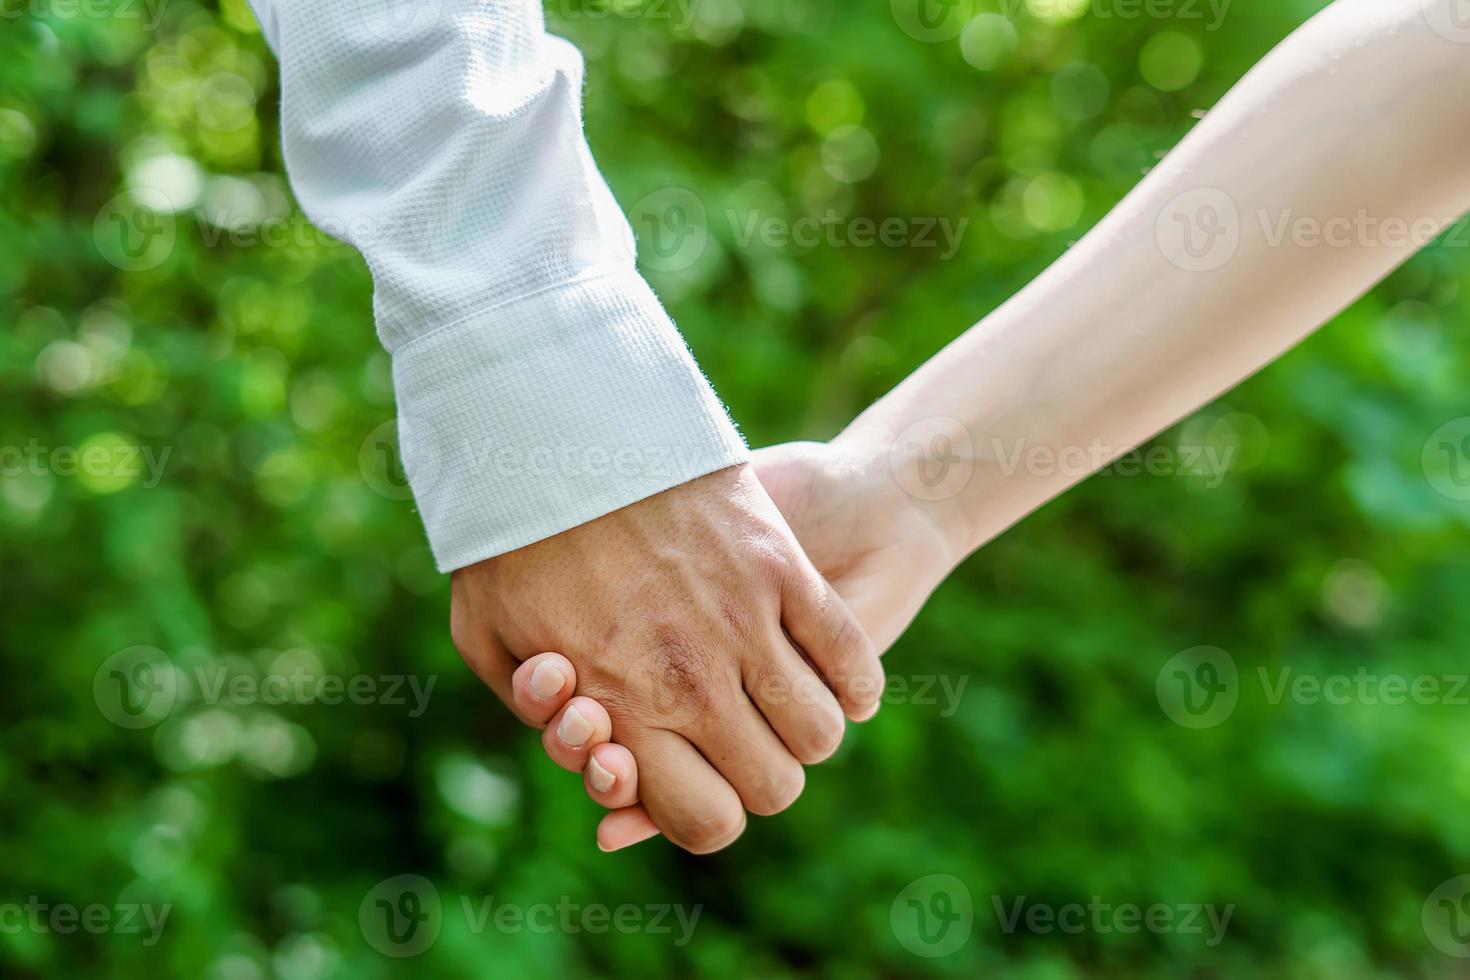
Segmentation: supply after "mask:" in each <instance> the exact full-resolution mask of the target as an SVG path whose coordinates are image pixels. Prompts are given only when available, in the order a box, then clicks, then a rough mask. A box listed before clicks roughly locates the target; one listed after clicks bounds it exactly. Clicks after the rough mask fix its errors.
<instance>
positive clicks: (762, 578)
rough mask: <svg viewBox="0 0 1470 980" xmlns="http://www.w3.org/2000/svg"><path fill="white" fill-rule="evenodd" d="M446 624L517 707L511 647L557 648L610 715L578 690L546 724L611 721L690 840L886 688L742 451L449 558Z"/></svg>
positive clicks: (831, 738)
mask: <svg viewBox="0 0 1470 980" xmlns="http://www.w3.org/2000/svg"><path fill="white" fill-rule="evenodd" d="M450 629H451V632H452V634H453V636H454V642H455V645H456V646H457V647H458V649H459V651H460V654H461V655H462V656H463V657H464V659H465V661H466V662H467V663H468V664H469V665H470V667H471V668H472V669H473V670H474V671H475V672H476V673H477V674H478V675H479V676H480V677H481V679H483V680H484V681H485V683H486V684H488V685H489V686H490V687H491V689H492V690H494V691H495V692H496V694H497V695H499V696H500V698H501V700H502V701H504V702H505V703H506V704H507V705H510V706H511V707H512V708H513V709H514V708H515V705H516V698H515V697H514V695H513V692H512V687H513V685H512V675H513V673H514V672H515V670H516V667H517V665H518V664H520V663H521V662H523V661H525V660H527V659H529V658H530V657H532V656H533V655H535V654H538V653H541V652H543V651H558V652H560V653H562V654H564V655H565V657H566V659H567V661H569V662H570V665H571V666H572V667H573V668H574V670H575V678H571V677H567V678H563V679H562V680H563V687H562V688H561V690H562V691H564V692H565V693H570V688H569V687H566V686H565V685H566V684H567V683H574V684H575V686H576V688H577V690H578V691H579V693H580V694H582V695H585V696H586V697H587V698H590V699H592V700H593V701H594V702H595V703H597V704H600V705H601V706H602V707H603V708H605V710H606V715H605V716H603V715H602V714H600V713H599V712H597V711H595V710H591V709H590V708H589V710H588V711H586V712H583V711H577V710H575V709H576V706H577V703H576V702H574V703H573V704H572V705H569V706H568V707H567V708H566V709H563V710H562V712H561V714H560V716H559V717H560V720H559V721H558V722H557V725H556V729H555V730H556V731H558V732H560V733H562V734H564V735H565V736H566V740H567V741H569V742H571V741H575V740H577V739H580V740H581V744H583V745H591V744H594V743H595V742H596V741H598V740H599V738H600V739H601V740H605V739H606V738H607V734H606V731H605V729H606V727H607V726H608V725H609V724H610V725H611V726H613V727H614V728H615V729H616V731H617V733H618V741H619V743H620V744H622V745H623V746H625V747H626V748H627V749H628V750H629V751H630V752H631V753H632V756H633V758H634V759H635V760H636V761H637V767H638V773H639V793H640V796H641V798H642V801H643V804H644V806H645V807H646V808H647V811H648V814H649V815H650V816H651V817H652V819H653V821H654V822H655V823H656V824H657V825H658V827H659V829H661V830H662V831H663V832H664V834H665V835H666V836H668V837H669V839H671V840H672V841H674V843H676V844H678V845H679V846H681V847H684V848H685V849H687V850H690V851H694V852H696V853H705V852H708V851H713V850H718V849H719V848H721V847H724V846H726V845H727V844H729V843H730V842H731V841H733V840H734V839H735V838H736V837H738V836H739V835H740V833H741V831H742V830H743V829H744V826H745V811H746V810H749V811H750V812H752V813H756V814H772V813H777V812H779V811H781V810H783V809H785V808H786V807H787V806H789V805H790V804H791V803H792V801H794V800H795V799H796V797H797V796H798V795H799V794H800V793H801V789H802V786H803V785H804V773H803V770H802V764H803V763H814V762H819V761H821V760H822V759H825V758H826V757H827V756H829V755H831V753H832V752H833V751H834V750H835V749H836V748H837V746H838V744H839V743H840V742H841V739H842V733H843V715H844V714H846V715H847V717H849V718H852V719H854V720H862V719H865V718H868V717H870V716H871V715H872V714H873V712H874V711H876V710H877V707H878V703H879V699H880V698H881V696H882V689H883V673H882V666H881V664H880V663H879V661H878V657H877V654H876V653H875V652H874V650H873V647H872V645H871V644H870V643H869V642H868V639H867V635H866V634H865V633H864V632H863V630H862V628H861V627H860V626H859V625H858V623H857V621H856V620H855V619H854V618H853V616H852V614H851V613H850V612H849V611H848V609H847V606H846V605H845V604H844V603H843V601H842V600H841V599H840V598H839V597H838V595H837V593H836V592H835V591H834V590H833V589H832V587H831V586H829V585H828V584H827V582H826V580H825V579H823V578H822V576H821V575H819V574H818V573H817V570H816V569H815V568H814V567H813V565H812V563H811V562H810V561H809V560H808V559H807V557H806V556H805V554H804V553H803V552H802V550H801V548H800V547H799V546H798V544H797V541H796V538H795V536H794V535H793V534H792V532H791V530H790V528H789V527H787V525H786V522H785V521H784V520H783V519H782V517H781V514H780V512H779V511H778V510H777V508H776V505H775V504H774V503H773V502H772V501H771V498H770V497H769V496H768V495H767V494H766V492H765V491H764V490H763V489H762V488H761V485H760V483H759V482H758V481H757V479H756V476H755V474H754V472H753V471H752V470H751V468H750V467H748V466H740V467H734V468H731V469H727V470H721V471H719V472H717V473H713V474H710V475H708V476H705V477H701V478H700V479H697V480H693V481H691V482H689V483H686V484H684V485H682V486H679V487H675V488H673V489H671V490H667V491H665V492H663V493H660V494H657V495H655V496H653V497H650V498H648V499H646V500H642V501H640V502H638V503H636V504H633V505H631V506H628V507H624V508H623V509H621V510H618V511H615V512H613V513H611V514H608V515H605V516H603V517H600V518H598V519H597V520H594V521H591V522H589V523H587V524H583V525H581V526H579V527H575V528H572V529H571V530H569V531H565V532H563V533H561V534H558V535H556V536H554V537H551V538H547V539H545V540H543V541H539V542H537V543H536V544H533V545H530V546H528V547H525V548H521V549H519V550H516V551H513V552H509V553H507V554H504V555H499V556H497V557H495V558H492V559H489V560H487V561H484V562H481V563H479V564H477V565H472V566H470V567H468V568H464V569H461V570H459V571H457V572H455V574H454V582H453V599H452V603H451V612H450ZM813 668H815V670H816V671H817V672H820V675H821V676H820V677H818V675H817V674H816V673H814V672H813ZM550 669H551V670H552V671H553V672H554V671H555V670H556V669H557V668H556V666H555V662H552V666H551V668H550ZM556 680H557V678H556V677H555V676H551V675H547V674H543V675H542V676H541V678H540V682H539V687H540V688H541V689H542V690H551V688H552V685H553V684H554V683H555V681H556ZM824 680H825V683H824ZM527 683H530V678H529V676H528V677H527ZM829 688H830V690H829ZM747 695H748V696H747ZM834 695H835V696H834ZM518 714H520V715H521V717H522V718H523V719H524V720H526V721H528V722H531V723H533V724H535V723H538V722H539V721H544V720H545V719H538V718H534V717H530V716H528V713H527V712H525V711H523V710H522V711H518ZM589 715H590V716H591V717H589ZM569 716H570V720H569ZM576 747H577V746H575V745H574V746H572V748H574V749H575V748H576Z"/></svg>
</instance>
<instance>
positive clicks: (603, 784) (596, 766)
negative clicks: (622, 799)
mask: <svg viewBox="0 0 1470 980" xmlns="http://www.w3.org/2000/svg"><path fill="white" fill-rule="evenodd" d="M587 781H588V782H589V783H591V784H592V788H593V789H595V790H597V792H599V793H606V792H607V791H608V790H610V789H612V788H613V784H614V783H616V782H617V781H618V777H617V776H614V775H613V774H612V773H610V772H608V771H607V770H606V769H605V768H603V766H602V764H601V763H600V762H598V761H597V758H596V757H595V756H594V757H593V758H591V759H588V760H587Z"/></svg>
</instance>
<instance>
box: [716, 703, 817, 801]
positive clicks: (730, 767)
mask: <svg viewBox="0 0 1470 980" xmlns="http://www.w3.org/2000/svg"><path fill="white" fill-rule="evenodd" d="M689 737H690V741H691V742H693V743H694V746H695V748H697V749H699V751H700V752H701V753H702V754H703V755H704V757H705V758H706V759H707V760H709V763H710V765H712V766H714V767H715V769H716V770H717V771H718V772H719V773H720V775H722V776H724V777H725V779H726V780H727V781H728V782H729V783H730V785H731V786H732V787H734V788H735V792H736V793H738V794H739V796H740V803H741V805H742V806H744V807H745V809H747V810H749V811H750V812H751V813H755V814H759V815H760V816H763V817H768V816H771V815H772V814H775V813H780V812H781V811H782V810H784V809H786V808H787V807H789V806H790V805H791V804H792V803H795V802H796V798H797V797H798V796H800V795H801V791H802V789H803V788H805V786H806V771H805V770H803V769H802V768H801V763H799V762H797V761H796V757H795V756H793V755H792V754H791V753H790V752H789V751H788V750H787V748H786V746H785V745H783V744H782V742H781V739H780V738H778V737H777V735H776V733H775V732H773V731H772V730H771V726H770V724H768V723H767V722H766V719H765V718H763V717H762V716H761V713H760V712H759V711H757V710H756V708H755V705H754V704H753V703H752V702H751V700H750V698H749V697H747V696H746V694H745V692H744V691H743V690H742V691H736V692H734V694H733V695H732V696H730V697H728V698H725V699H721V700H719V701H717V702H714V703H712V704H711V706H710V709H709V710H708V711H707V712H706V713H705V714H704V715H703V716H702V719H701V722H700V724H699V725H697V726H696V728H695V729H694V730H693V731H691V732H690V733H689Z"/></svg>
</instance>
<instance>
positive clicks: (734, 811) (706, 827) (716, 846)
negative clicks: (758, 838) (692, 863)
mask: <svg viewBox="0 0 1470 980" xmlns="http://www.w3.org/2000/svg"><path fill="white" fill-rule="evenodd" d="M744 832H745V811H743V810H741V809H740V807H739V806H734V805H731V806H721V807H718V808H716V809H713V810H710V811H709V812H707V813H705V814H702V815H700V816H698V817H695V818H693V819H691V820H690V821H689V822H688V823H687V824H685V825H684V826H682V827H680V828H678V829H677V830H676V831H675V833H676V835H677V839H676V840H675V843H677V844H678V845H679V846H680V847H682V848H684V850H686V851H689V852H691V853H694V854H709V853H711V852H713V851H718V850H720V849H721V848H724V847H729V846H730V845H731V844H733V843H735V841H736V839H737V838H739V837H740V835H741V834H742V833H744Z"/></svg>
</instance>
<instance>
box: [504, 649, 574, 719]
mask: <svg viewBox="0 0 1470 980" xmlns="http://www.w3.org/2000/svg"><path fill="white" fill-rule="evenodd" d="M511 689H512V692H513V696H514V700H515V709H516V712H517V713H518V714H519V715H520V716H521V717H522V718H525V719H527V720H528V721H529V722H530V723H531V724H533V725H535V726H536V727H537V728H540V727H541V726H543V725H545V724H546V723H547V722H548V721H550V720H551V718H552V716H553V715H555V714H556V713H557V712H558V711H560V710H561V708H562V705H564V704H566V702H567V699H568V698H570V697H571V696H572V692H573V691H575V690H576V689H577V669H576V668H575V667H573V666H572V662H571V661H570V660H568V659H567V658H566V657H563V656H562V655H561V654H559V653H538V654H536V656H534V657H532V658H530V659H529V660H527V661H526V662H525V663H523V664H521V665H520V666H519V667H517V668H516V669H515V673H514V674H513V675H512V676H511Z"/></svg>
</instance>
